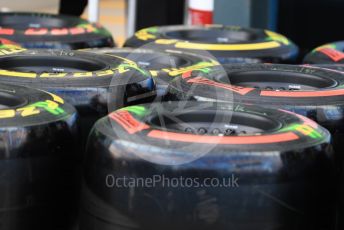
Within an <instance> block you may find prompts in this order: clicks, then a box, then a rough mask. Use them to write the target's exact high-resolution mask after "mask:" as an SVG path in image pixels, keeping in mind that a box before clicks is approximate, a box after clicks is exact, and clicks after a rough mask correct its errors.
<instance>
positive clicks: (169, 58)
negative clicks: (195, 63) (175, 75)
mask: <svg viewBox="0 0 344 230" xmlns="http://www.w3.org/2000/svg"><path fill="white" fill-rule="evenodd" d="M128 59H130V60H133V61H135V62H137V64H138V65H139V66H140V67H143V68H147V69H151V70H159V69H164V68H180V67H184V66H187V65H188V64H190V62H189V61H188V60H187V59H185V58H182V57H180V56H177V55H165V54H160V55H159V54H138V55H136V54H129V55H128Z"/></svg>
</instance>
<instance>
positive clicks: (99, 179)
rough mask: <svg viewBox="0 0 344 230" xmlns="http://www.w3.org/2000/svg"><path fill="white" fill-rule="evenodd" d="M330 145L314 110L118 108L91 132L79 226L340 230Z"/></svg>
mask: <svg viewBox="0 0 344 230" xmlns="http://www.w3.org/2000/svg"><path fill="white" fill-rule="evenodd" d="M152 108H156V109H152ZM229 117H230V118H231V119H228V118H229ZM306 130H307V131H306ZM329 142H330V134H329V133H328V131H327V130H325V129H324V128H322V127H320V126H318V125H317V124H316V123H315V122H313V121H311V120H309V119H307V118H305V117H302V116H299V115H295V114H292V113H290V112H285V111H280V110H271V109H263V108H257V107H254V106H246V105H239V104H215V103H209V102H206V103H199V102H189V103H183V106H182V108H181V107H180V103H173V102H172V103H159V104H158V105H154V104H153V105H152V104H151V105H147V104H146V105H139V106H134V107H127V108H124V109H121V110H118V111H116V112H114V113H112V114H110V115H109V116H107V117H105V118H103V119H101V120H99V121H98V122H97V123H96V125H95V126H94V129H93V132H92V134H91V136H90V139H89V143H88V151H87V155H86V159H85V164H84V172H83V175H84V178H83V180H84V185H83V192H82V204H81V209H82V211H81V213H82V214H81V221H80V230H115V229H121V230H129V229H137V230H146V229H150V230H158V229H166V230H172V229H189V230H196V229H197V230H199V229H200V230H210V229H211V230H213V229H217V230H227V229H237V230H253V229H279V230H290V229H293V230H296V229H297V230H301V229H331V226H333V221H334V213H333V211H334V205H333V199H334V196H331V194H334V192H333V191H334V190H332V189H333V185H334V183H333V178H334V175H335V168H334V165H333V153H332V149H331V146H330V144H329ZM193 150H194V151H193ZM203 150H206V151H204V152H202V154H199V152H201V151H203ZM325 178H326V179H325ZM320 181H321V182H324V183H325V184H326V186H324V187H322V186H319V182H320ZM327 186H328V187H327ZM329 188H331V189H329Z"/></svg>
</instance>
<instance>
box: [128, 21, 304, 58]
mask: <svg viewBox="0 0 344 230" xmlns="http://www.w3.org/2000/svg"><path fill="white" fill-rule="evenodd" d="M148 43H149V44H150V46H152V47H160V48H162V49H173V50H174V49H178V50H188V51H200V50H205V51H208V52H209V53H210V54H211V55H213V56H214V57H216V58H217V59H218V61H219V62H220V63H222V64H226V63H260V62H276V63H280V62H283V63H284V62H293V61H294V60H295V59H296V57H297V55H298V48H297V46H296V45H294V44H293V43H292V42H291V41H290V40H288V39H287V38H286V37H284V36H282V35H280V34H277V33H275V32H272V31H268V30H260V29H251V28H242V27H237V26H223V25H206V26H163V27H151V28H147V29H143V30H140V31H138V32H136V33H135V35H134V36H133V37H131V38H129V39H128V40H127V41H126V42H125V45H124V46H127V47H141V46H143V45H145V44H148Z"/></svg>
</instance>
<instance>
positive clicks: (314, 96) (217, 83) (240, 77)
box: [166, 64, 344, 155]
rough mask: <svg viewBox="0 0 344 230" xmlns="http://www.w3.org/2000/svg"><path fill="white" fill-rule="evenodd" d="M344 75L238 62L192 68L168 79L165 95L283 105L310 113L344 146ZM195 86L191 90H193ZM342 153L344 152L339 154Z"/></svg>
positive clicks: (301, 112) (328, 71) (336, 143)
mask: <svg viewBox="0 0 344 230" xmlns="http://www.w3.org/2000/svg"><path fill="white" fill-rule="evenodd" d="M343 86H344V78H343V74H342V73H340V72H338V71H333V70H329V69H322V68H319V67H313V66H297V65H281V64H279V65H278V64H253V65H244V64H241V65H240V64H235V65H223V68H218V69H216V68H214V69H213V70H212V71H210V72H209V73H204V72H202V71H190V72H189V73H185V74H183V76H180V77H178V78H175V80H174V81H173V82H172V83H171V84H170V86H169V89H168V93H167V96H166V100H200V101H203V100H211V101H227V102H228V101H233V100H234V101H235V102H240V103H248V104H255V105H262V106H267V107H274V108H283V109H285V110H289V111H292V112H295V113H298V114H301V115H303V116H306V117H309V118H311V119H313V120H315V121H316V122H318V123H319V124H320V125H322V126H324V127H325V128H327V129H329V130H330V131H331V133H332V134H334V141H335V148H336V150H338V153H341V152H342V151H344V145H343V144H342V143H343V141H341V139H342V138H343V137H344V136H343V135H344V128H343V127H344V126H343V124H344V123H343V121H344V90H343ZM190 92H192V93H190ZM340 155H341V154H340Z"/></svg>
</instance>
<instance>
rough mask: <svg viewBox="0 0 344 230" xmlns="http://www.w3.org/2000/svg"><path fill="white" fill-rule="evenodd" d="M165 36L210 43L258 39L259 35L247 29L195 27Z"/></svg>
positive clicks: (167, 33) (171, 32)
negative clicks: (229, 29)
mask: <svg viewBox="0 0 344 230" xmlns="http://www.w3.org/2000/svg"><path fill="white" fill-rule="evenodd" d="M165 36H166V37H168V38H173V39H180V40H188V41H196V42H209V43H223V44H227V43H241V42H249V41H254V40H256V39H258V36H257V35H256V34H253V33H248V32H245V31H226V30H219V29H203V30H202V29H195V30H178V31H170V32H166V33H165Z"/></svg>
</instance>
